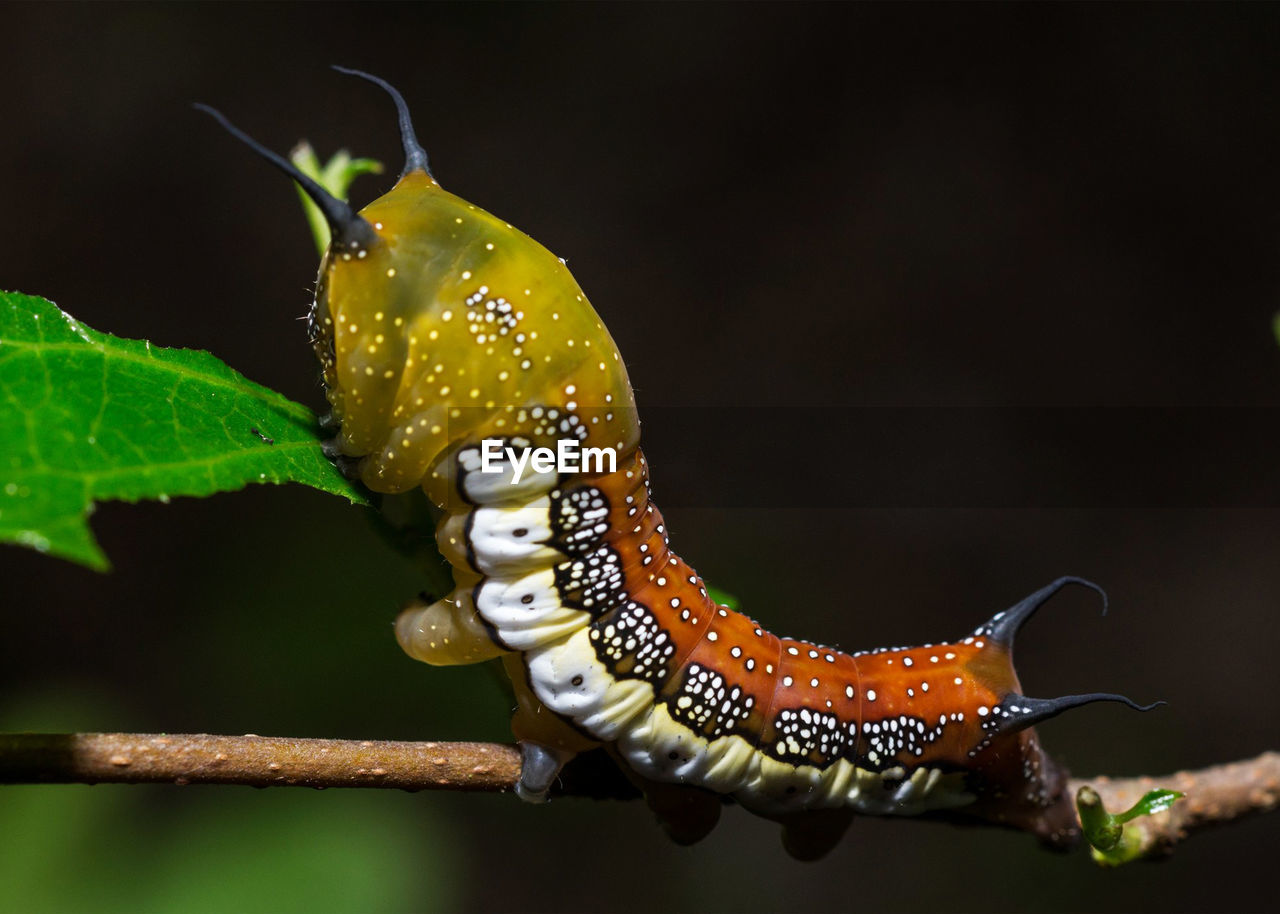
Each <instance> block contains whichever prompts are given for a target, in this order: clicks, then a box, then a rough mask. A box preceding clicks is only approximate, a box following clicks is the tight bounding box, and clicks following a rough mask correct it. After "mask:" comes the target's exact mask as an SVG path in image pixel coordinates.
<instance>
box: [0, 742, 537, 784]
mask: <svg viewBox="0 0 1280 914" xmlns="http://www.w3.org/2000/svg"><path fill="white" fill-rule="evenodd" d="M519 777H520V752H519V750H517V749H516V748H515V747H514V746H502V745H498V744H496V743H402V742H389V741H384V740H348V739H292V738H287V737H269V736H253V735H248V736H210V735H208V734H203V733H201V734H154V733H11V734H0V783H4V784H31V783H40V784H68V783H86V784H104V783H114V784H156V783H170V784H245V785H248V786H250V787H391V788H397V789H400V790H472V791H501V790H509V789H511V787H512V786H513V785H514V784H515V782H516V780H517V779H518V778H519Z"/></svg>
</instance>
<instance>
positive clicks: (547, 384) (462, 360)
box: [201, 68, 639, 498]
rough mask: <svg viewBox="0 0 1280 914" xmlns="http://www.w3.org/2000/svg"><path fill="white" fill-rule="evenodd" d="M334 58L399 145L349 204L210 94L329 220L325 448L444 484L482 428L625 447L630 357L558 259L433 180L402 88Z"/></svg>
mask: <svg viewBox="0 0 1280 914" xmlns="http://www.w3.org/2000/svg"><path fill="white" fill-rule="evenodd" d="M337 69H340V70H341V71H342V72H344V73H350V74H353V75H356V76H360V77H361V78H364V79H367V80H369V81H371V82H373V83H375V84H377V85H379V86H381V87H382V88H383V89H385V90H386V91H387V92H388V93H389V94H390V95H391V97H392V100H393V101H394V102H395V105H396V110H397V113H398V116H399V124H400V133H401V140H402V143H403V146H404V152H405V166H404V170H403V172H402V174H401V176H400V179H399V181H398V182H397V183H396V185H395V187H393V188H392V189H391V190H390V191H388V192H387V193H386V194H385V195H383V196H382V197H379V198H378V199H377V200H374V201H373V202H372V203H370V204H369V205H368V206H366V207H365V208H364V209H362V210H360V211H359V212H355V211H354V210H353V209H352V208H351V207H350V206H349V205H348V204H346V203H345V202H344V201H341V200H338V199H336V198H334V197H332V196H331V195H330V194H329V193H328V192H327V191H325V190H324V188H322V187H320V186H319V185H318V184H316V182H314V181H312V180H310V179H309V178H307V177H306V176H305V175H303V174H301V173H300V172H299V171H298V170H297V169H296V168H295V167H294V166H293V165H292V164H291V163H290V162H288V161H287V160H285V159H284V158H282V157H280V156H278V155H276V154H275V153H273V152H271V151H270V150H267V149H265V148H263V147H262V146H261V145H259V144H258V143H256V142H255V141H253V140H252V139H251V138H249V137H248V136H246V135H245V134H244V133H242V132H240V131H239V130H237V129H236V128H235V127H233V126H231V124H230V123H228V122H227V120H226V119H225V118H223V117H222V115H220V114H218V113H217V112H216V111H213V110H212V109H209V108H204V110H206V111H208V112H209V113H210V114H212V115H213V116H214V117H216V118H217V119H218V120H219V121H220V122H221V123H222V124H223V126H224V127H226V128H227V129H228V130H229V131H230V132H231V133H232V134H233V135H235V136H236V137H237V138H239V139H240V140H242V141H243V142H245V143H246V144H248V145H249V146H250V148H252V149H253V150H254V151H256V152H258V153H259V154H260V155H262V156H263V157H264V158H266V159H267V160H268V161H270V162H271V163H272V164H274V165H275V166H276V167H278V168H280V169H281V170H283V171H284V172H286V173H287V174H288V175H289V176H290V177H292V178H293V179H294V180H295V181H297V182H298V184H299V185H300V186H301V187H302V189H303V190H304V191H305V192H306V193H307V195H308V196H310V197H311V198H312V199H313V200H315V201H316V203H317V205H318V206H319V207H320V209H321V212H322V213H323V214H324V216H325V219H326V220H327V221H328V222H329V225H330V228H331V230H332V241H331V243H330V245H329V249H328V251H327V252H326V253H325V255H324V258H323V260H322V262H321V265H320V275H319V279H318V281H317V284H316V298H315V302H314V305H313V308H312V311H311V315H310V320H309V327H310V332H311V342H312V345H313V347H314V348H315V351H316V354H317V356H318V357H319V359H320V363H321V366H322V369H323V372H324V380H325V385H326V388H327V391H328V397H329V401H330V403H331V405H332V406H333V412H334V417H335V419H337V420H338V421H339V423H340V427H339V430H338V434H337V438H336V439H335V442H334V448H333V449H334V451H335V453H336V454H338V455H341V456H343V457H346V458H348V459H355V460H358V461H359V467H360V476H361V478H362V479H363V480H364V482H365V484H366V485H368V486H369V487H370V488H371V489H373V490H375V491H379V492H400V491H404V490H406V489H409V488H412V487H413V486H416V485H419V484H422V485H424V486H425V487H427V488H428V489H429V490H431V491H432V492H433V494H434V495H437V496H439V497H441V498H443V497H445V494H446V493H447V490H448V482H449V479H448V477H449V461H448V460H445V459H442V458H444V457H447V456H448V455H450V454H452V453H454V452H456V450H457V449H458V448H459V447H461V446H462V445H464V444H467V443H472V442H474V441H476V440H479V439H480V438H484V437H488V436H501V437H516V436H518V437H521V438H527V439H529V440H530V441H531V442H532V443H535V444H541V443H551V442H554V441H555V440H558V439H560V438H574V439H576V440H577V441H578V442H579V443H580V444H582V445H583V446H591V447H597V448H605V447H609V448H615V449H616V450H617V451H618V452H619V453H625V452H626V451H629V450H630V449H632V448H634V447H635V446H636V444H637V442H638V440H639V426H638V423H637V421H636V418H635V408H634V400H633V398H632V394H631V385H630V383H629V381H628V379H627V374H626V369H625V367H624V366H623V363H622V359H621V356H620V354H619V353H618V349H617V347H616V345H615V344H614V342H613V340H612V338H611V337H610V336H609V333H608V331H607V330H606V329H605V327H604V324H603V322H602V321H601V320H600V318H599V317H598V316H597V315H596V313H595V311H594V310H593V309H592V308H591V305H590V304H589V303H588V302H587V298H586V296H585V295H584V294H583V292H582V290H581V289H580V288H579V287H578V284H577V283H576V282H575V281H574V279H573V277H572V275H570V273H569V271H568V269H567V268H566V267H565V264H564V262H563V261H562V260H560V259H559V258H557V257H556V256H555V255H553V254H552V253H551V252H550V251H548V250H547V249H546V248H544V247H543V246H542V245H540V244H538V243H537V242H536V241H534V240H533V239H532V238H530V237H529V236H527V235H525V234H524V233H522V232H520V231H518V230H516V229H515V228H513V227H512V226H511V225H510V224H508V223H507V222H505V221H503V220H502V219H499V218H497V217H496V216H493V215H491V214H490V213H487V212H485V211H484V210H481V209H479V208H478V207H476V206H474V205H473V204H470V203H468V202H467V201H465V200H463V199H461V198H460V197H457V196H455V195H453V194H451V193H449V192H448V191H445V190H444V189H443V188H441V187H440V185H439V184H438V183H437V182H436V180H435V178H434V177H433V176H432V174H431V172H430V170H429V168H428V161H427V155H426V153H425V152H424V151H423V150H422V147H421V146H420V145H419V144H418V140H417V137H416V134H415V132H414V129H413V125H412V122H411V120H410V118H409V113H408V108H407V106H406V105H405V102H404V99H403V98H402V97H401V95H400V93H399V92H397V91H396V90H395V89H394V88H393V87H391V86H390V85H389V84H388V83H386V82H385V81H383V80H381V79H379V78H378V77H375V76H370V75H369V74H365V73H360V72H358V71H354V70H345V69H343V68H337ZM201 107H202V108H203V106H201Z"/></svg>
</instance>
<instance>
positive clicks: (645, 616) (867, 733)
mask: <svg viewBox="0 0 1280 914" xmlns="http://www.w3.org/2000/svg"><path fill="white" fill-rule="evenodd" d="M335 69H339V70H341V71H342V72H344V73H349V74H351V75H355V76H357V77H360V78H363V79H365V80H368V81H370V82H372V83H374V84H376V85H377V86H379V87H381V88H382V89H383V90H385V91H386V92H387V93H388V94H389V95H390V98H391V100H392V101H393V102H394V104H395V107H396V112H397V116H398V120H399V127H400V135H401V141H402V145H403V148H404V155H405V166H404V170H403V172H402V174H401V176H400V178H399V180H398V181H397V183H396V184H395V186H394V187H393V188H392V189H391V190H390V191H389V192H387V193H386V194H385V195H384V196H382V197H379V198H378V199H376V200H374V201H373V202H372V203H370V204H369V205H368V206H366V207H365V208H363V209H362V210H360V211H359V212H356V211H355V210H353V209H352V207H351V206H349V205H348V204H347V203H346V202H344V201H342V200H339V199H337V198H335V197H332V196H330V195H329V194H328V193H327V192H326V191H325V190H324V189H323V188H321V187H320V186H319V185H317V184H316V182H314V181H312V180H311V179H309V178H308V177H307V176H305V175H303V174H301V173H300V172H299V171H298V170H297V169H296V168H294V166H293V165H292V164H291V163H290V162H288V161H287V160H286V159H284V158H282V157H281V156H279V155H277V154H275V153H273V152H271V151H270V150H269V149H266V148H265V147H263V146H261V145H260V144H258V143H257V142H255V141H254V140H253V139H252V138H250V137H249V136H247V135H246V134H244V133H243V132H241V131H240V130H238V129H237V128H235V127H234V126H233V125H231V124H230V123H229V122H228V121H227V120H226V118H224V117H223V116H222V115H221V114H220V113H218V112H216V111H214V110H213V109H210V108H205V109H204V110H206V111H207V112H208V113H210V114H211V115H212V116H213V117H215V118H217V119H218V121H219V122H220V123H221V124H222V125H223V127H225V128H226V129H227V130H228V131H230V132H231V133H232V134H233V135H234V136H235V137H237V138H238V139H239V140H241V141H242V142H244V143H246V144H247V145H248V146H249V147H250V148H251V149H253V150H254V151H255V152H256V153H258V154H259V155H261V156H263V157H264V158H266V159H267V160H268V161H269V162H271V163H272V164H274V165H275V166H276V167H278V168H279V169H281V170H282V171H284V172H285V173H286V174H287V175H289V176H290V177H291V178H293V179H294V180H295V181H296V182H297V183H298V184H299V185H301V187H302V188H303V189H304V191H305V192H306V193H307V195H308V196H309V197H310V198H311V199H312V200H314V201H315V203H316V204H317V206H319V208H320V209H321V211H322V212H323V214H324V216H325V219H326V221H327V222H328V224H329V226H330V229H331V232H332V241H331V243H330V246H329V248H328V250H327V252H326V253H325V255H324V257H323V259H322V262H321V265H320V271H319V277H318V280H317V284H316V292H315V299H314V302H313V305H312V308H311V312H310V315H309V320H308V326H309V336H310V342H311V345H312V346H313V348H314V350H315V352H316V355H317V357H318V358H319V361H320V365H321V369H322V372H323V377H324V382H325V387H326V391H327V396H328V400H329V403H330V405H331V406H332V410H333V412H332V416H333V420H332V424H331V427H332V428H333V429H334V430H335V435H334V437H333V439H332V440H331V441H330V443H329V445H327V448H328V452H329V453H330V455H331V456H332V457H334V459H336V460H339V461H342V462H344V464H345V465H346V466H347V467H349V468H350V470H351V471H352V472H353V473H354V474H356V475H358V477H359V478H360V479H361V480H362V481H363V482H364V484H365V485H366V486H368V488H370V489H371V490H373V491H375V492H379V493H398V492H404V491H407V490H411V489H414V488H416V487H421V489H422V490H424V491H425V493H426V495H427V497H428V498H429V500H430V501H431V502H432V504H433V505H434V506H435V507H436V508H437V509H438V510H439V521H438V524H437V527H436V531H435V536H436V540H437V543H438V546H439V549H440V552H441V554H442V555H443V556H444V557H445V559H446V560H447V561H448V563H449V564H450V566H451V569H452V573H453V579H454V585H455V586H454V588H453V590H452V592H451V593H449V594H448V595H447V596H444V597H443V598H442V599H438V600H434V601H429V600H427V599H418V600H415V601H413V602H412V603H410V605H409V606H407V607H406V608H405V609H404V610H403V612H402V613H401V614H400V615H399V617H398V619H397V622H396V636H397V638H398V640H399V643H400V645H401V646H402V647H403V649H404V650H405V651H406V652H407V653H408V654H409V655H410V656H411V657H413V658H415V659H418V660H421V661H425V662H427V663H430V664H437V665H443V664H469V663H479V662H482V661H487V660H491V659H494V658H501V663H502V664H503V666H504V668H505V670H506V673H507V674H508V676H509V678H510V680H511V684H512V687H513V689H514V691H515V694H516V698H517V708H516V712H515V715H514V718H513V722H512V729H513V731H514V733H515V736H516V737H517V739H518V741H519V744H520V747H521V753H522V763H523V764H522V774H521V777H520V781H519V784H518V786H517V790H516V792H517V793H518V794H519V796H520V797H522V798H523V799H525V800H529V801H534V802H537V801H541V800H543V799H545V797H546V796H547V792H548V790H549V788H550V787H551V786H552V784H553V782H554V781H555V779H556V778H557V776H558V774H559V772H560V770H561V768H562V767H563V765H564V764H565V763H566V762H568V761H569V760H570V759H572V758H573V757H574V756H575V755H577V754H579V753H581V752H584V751H587V750H590V749H594V748H597V747H601V746H603V747H605V748H606V749H607V750H608V751H609V752H610V754H612V756H613V757H614V758H615V760H616V761H617V762H618V763H619V765H620V766H621V768H622V769H623V771H624V772H625V773H626V774H627V775H628V777H630V778H631V779H632V780H633V781H634V782H635V783H636V784H637V785H638V786H640V788H641V789H642V791H643V793H644V794H645V796H646V798H647V800H648V802H649V805H650V806H651V807H652V808H653V809H654V811H655V812H656V813H657V815H658V817H659V819H660V820H661V821H662V823H663V825H664V826H665V828H666V830H667V831H668V833H669V834H670V835H671V836H672V837H673V838H675V839H676V840H678V841H681V842H684V843H690V842H693V841H696V840H698V839H700V838H702V837H703V836H705V835H706V834H707V833H709V832H710V830H711V829H712V828H713V827H714V826H715V824H716V822H717V819H718V817H719V814H720V810H721V807H722V805H723V803H724V801H725V800H726V799H727V798H731V799H732V800H733V801H736V803H738V804H739V805H741V806H743V807H745V808H746V809H748V810H750V811H751V812H754V813H757V814H759V815H762V816H765V817H768V818H771V819H774V820H777V821H778V822H780V823H781V824H782V826H783V843H784V845H785V847H786V849H787V850H788V851H789V852H790V853H791V854H792V855H793V856H796V857H798V858H801V859H813V858H816V857H819V856H821V855H823V854H824V853H826V852H828V851H829V850H830V849H831V848H832V847H834V846H835V845H836V844H837V843H838V842H839V840H840V838H841V836H842V835H843V833H844V831H845V829H846V828H847V827H848V825H849V823H850V821H851V819H852V817H853V816H854V814H856V813H862V814H870V815H932V816H942V817H946V818H953V819H954V818H960V819H970V820H982V821H987V822H993V823H1000V824H1004V825H1007V826H1010V827H1014V828H1018V829H1022V830H1025V831H1029V832H1032V833H1033V834H1035V835H1037V836H1038V837H1039V838H1041V839H1042V840H1043V841H1044V842H1046V843H1048V844H1050V845H1052V846H1057V847H1068V846H1070V845H1071V844H1072V843H1073V842H1075V841H1076V840H1077V839H1078V836H1079V831H1078V826H1077V824H1076V819H1075V815H1074V812H1073V809H1072V805H1071V800H1070V798H1069V797H1068V796H1067V794H1066V792H1065V786H1066V772H1065V771H1064V770H1063V768H1062V767H1061V766H1060V765H1058V764H1057V763H1056V762H1054V761H1053V760H1052V759H1051V758H1050V757H1049V756H1048V755H1047V754H1046V753H1045V751H1044V750H1043V749H1042V748H1041V745H1040V742H1039V738H1038V736H1037V733H1036V730H1035V729H1034V725H1035V724H1038V723H1040V722H1042V721H1045V720H1048V719H1049V718H1051V717H1053V716H1055V715H1057V714H1060V713H1061V712H1063V711H1065V710H1068V709H1070V708H1075V707H1079V706H1081V705H1085V704H1089V703H1092V702H1099V701H1115V702H1123V703H1125V704H1127V705H1129V706H1130V707H1133V708H1136V709H1139V710H1147V709H1148V708H1150V707H1154V705H1150V706H1147V707H1146V708H1144V707H1141V706H1139V705H1137V704H1135V703H1134V702H1132V701H1131V700H1130V699H1128V698H1125V697H1124V696H1121V695H1114V694H1109V693H1089V694H1083V695H1070V696H1064V697H1060V698H1054V699H1040V698H1033V697H1028V696H1026V695H1023V694H1022V689H1021V686H1020V684H1019V681H1018V677H1017V674H1016V673H1015V671H1014V668H1013V661H1012V648H1013V640H1014V636H1015V634H1016V633H1017V631H1018V630H1019V628H1021V626H1022V625H1023V623H1025V622H1026V621H1027V619H1028V618H1029V617H1030V616H1031V615H1032V614H1033V613H1034V612H1035V611H1036V610H1037V609H1038V608H1039V607H1040V606H1042V605H1043V604H1044V603H1045V602H1046V601H1047V600H1049V598H1050V597H1052V596H1053V595H1054V594H1056V593H1057V592H1058V591H1059V590H1061V589H1062V588H1063V587H1065V586H1067V585H1072V584H1074V585H1079V586H1083V587H1087V588H1091V589H1093V590H1095V591H1098V593H1099V594H1102V591H1101V588H1099V587H1098V586H1097V585H1096V584H1093V583H1090V582H1089V581H1086V580H1083V579H1081V578H1076V577H1063V578H1059V579H1058V580H1056V581H1054V582H1053V583H1051V584H1049V585H1048V586H1046V587H1043V588H1041V589H1040V590H1038V591H1036V592H1035V593H1033V594H1031V595H1030V596H1028V597H1026V598H1025V599H1023V600H1021V601H1019V602H1018V603H1016V604H1015V605H1014V606H1012V607H1011V608H1009V609H1007V610H1005V611H1004V612H1000V613H997V614H995V615H994V616H993V617H992V618H991V619H990V620H989V621H987V622H985V623H983V624H982V625H980V626H978V627H977V628H976V629H974V630H972V631H971V632H970V633H968V634H967V635H965V636H963V637H961V638H958V639H956V640H954V641H942V642H938V643H936V644H925V645H921V646H918V647H894V648H886V649H877V650H867V651H858V652H855V653H847V652H843V651H840V650H837V649H835V648H831V647H825V646H822V645H820V644H813V643H810V642H807V641H802V640H796V639H791V638H785V637H779V636H777V635H774V634H772V633H771V632H769V631H767V630H765V629H764V628H763V627H762V626H760V625H758V624H757V623H756V622H754V621H753V620H752V619H750V618H748V617H747V616H745V615H743V614H741V613H739V612H737V611H735V610H733V609H730V608H728V607H726V606H722V605H719V604H717V603H716V601H715V600H714V599H712V597H711V596H710V595H709V594H708V590H707V588H706V586H705V585H704V583H703V581H702V579H701V578H700V577H699V576H698V574H697V572H696V571H695V570H694V569H693V568H692V567H691V566H690V565H689V564H687V563H686V562H685V561H684V560H683V559H681V558H680V557H679V556H677V555H676V553H675V552H674V551H672V550H671V548H670V545H669V542H668V535H667V532H666V529H665V527H664V524H663V518H662V514H661V512H660V511H659V510H658V508H657V507H656V506H655V505H654V504H653V503H652V501H651V499H650V484H649V467H648V464H647V463H646V461H645V457H644V454H643V452H642V451H641V449H640V429H639V422H638V419H637V416H636V407H635V399H634V396H633V393H632V389H631V385H630V382H629V380H628V377H627V371H626V368H625V365H624V363H623V361H622V357H621V354H620V353H619V351H618V348H617V346H616V345H615V344H614V342H613V340H612V338H611V337H610V335H609V332H608V330H607V329H606V328H605V326H604V324H603V322H602V321H601V320H600V318H599V317H598V316H597V314H596V312H595V311H594V310H593V309H592V307H591V305H590V303H589V302H588V300H587V297H586V295H585V294H584V293H583V291H582V290H581V289H580V288H579V286H578V284H577V283H576V282H575V281H574V279H573V276H572V275H571V274H570V273H569V270H568V269H567V267H566V265H565V262H564V261H563V260H561V259H559V258H557V257H556V256H554V255H553V254H552V253H551V252H550V251H548V250H547V249H546V248H544V247H542V246H541V245H540V244H538V243H537V242H535V241H534V240H533V239H531V238H530V237H529V236H527V235H525V234H523V233H522V232H520V231H518V230H516V229H514V228H513V227H512V226H511V225H509V224H508V223H506V222H504V221H503V220H502V219H499V218H497V217H495V216H492V215H490V214H489V213H487V212H485V211H483V210H481V209H479V208H477V207H476V206H474V205H472V204H470V203H468V202H466V201H465V200H463V199H461V198H460V197H457V196H454V195H453V194H451V193H449V192H448V191H445V190H444V189H443V188H442V187H441V186H440V184H439V183H438V182H437V181H436V179H435V177H434V176H433V175H432V173H431V170H430V168H429V165H428V159H427V155H426V153H425V151H424V150H423V148H422V147H421V145H420V144H419V143H418V140H417V137H416V135H415V132H414V128H413V125H412V122H411V119H410V116H409V111H408V107H407V105H406V103H405V101H404V99H403V97H402V96H401V94H400V93H399V92H398V91H397V90H396V89H395V88H394V87H392V86H391V85H390V84H388V83H387V82H385V81H384V80H382V79H380V78H378V77H376V76H372V75H369V74H367V73H361V72H359V71H354V70H346V69H344V68H335ZM201 107H203V106H201ZM566 444H568V445H571V446H572V447H575V448H581V449H582V450H583V452H584V453H591V452H593V451H594V453H595V455H596V456H597V457H598V458H601V459H599V460H598V465H597V466H595V467H594V468H593V467H591V466H589V465H588V466H584V467H581V468H578V469H577V470H576V471H572V472H571V471H568V470H564V471H561V468H559V467H557V466H549V465H547V463H546V461H543V462H542V463H541V464H540V463H539V462H538V461H537V460H529V459H527V458H528V455H529V453H530V452H531V451H533V449H537V448H544V447H546V448H552V449H554V448H560V447H564V446H565V445H566ZM533 452H534V453H536V451H533ZM605 456H607V457H608V458H609V460H608V461H607V463H608V465H607V466H605V463H606V461H604V460H603V457H605ZM1102 599H1103V606H1104V611H1105V605H1106V597H1105V594H1102Z"/></svg>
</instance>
